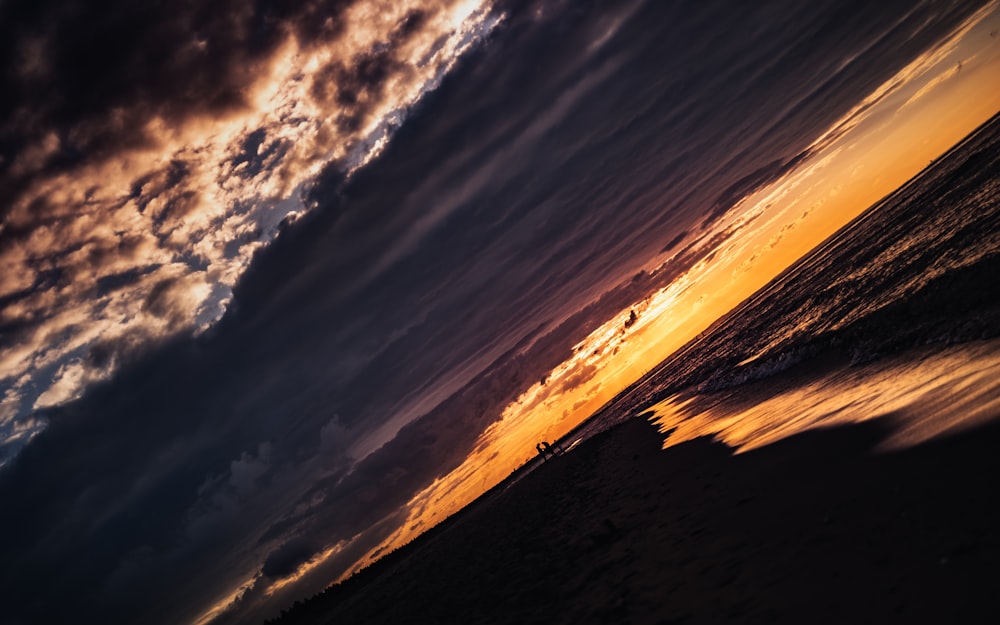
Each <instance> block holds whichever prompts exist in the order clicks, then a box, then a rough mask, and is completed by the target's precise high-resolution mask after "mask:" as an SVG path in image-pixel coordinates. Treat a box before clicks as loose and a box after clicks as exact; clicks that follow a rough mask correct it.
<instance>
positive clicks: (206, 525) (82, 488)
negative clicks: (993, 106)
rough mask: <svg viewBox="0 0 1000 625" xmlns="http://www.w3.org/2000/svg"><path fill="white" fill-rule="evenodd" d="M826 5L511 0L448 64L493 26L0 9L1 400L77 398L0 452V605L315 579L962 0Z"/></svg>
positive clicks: (420, 15) (26, 611)
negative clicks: (14, 449) (218, 314)
mask: <svg viewBox="0 0 1000 625" xmlns="http://www.w3.org/2000/svg"><path fill="white" fill-rule="evenodd" d="M856 4H857V6H850V7H843V6H842V3H840V2H832V1H831V2H828V3H819V4H811V5H810V6H809V7H803V6H800V5H799V3H793V2H790V3H789V4H788V6H787V7H783V8H782V10H781V11H779V12H777V13H772V12H770V11H769V10H767V9H766V8H760V7H756V6H751V5H749V4H745V3H726V2H720V3H716V4H705V5H699V8H698V9H697V10H696V11H694V12H691V13H688V12H683V13H677V12H675V10H674V9H672V8H670V7H667V6H665V5H664V3H659V2H645V3H643V2H637V3H635V4H633V5H628V6H621V7H619V6H616V7H605V6H598V5H597V4H596V3H586V2H583V3H580V2H567V3H562V4H559V3H555V4H553V3H533V2H511V3H506V4H503V5H502V6H499V7H497V11H498V13H496V15H501V14H502V15H503V18H502V20H501V21H499V25H497V26H496V28H495V30H494V31H493V34H492V35H491V36H490V37H489V38H488V39H487V40H485V41H484V42H483V43H482V44H480V45H477V46H473V47H471V48H470V49H469V50H468V52H467V53H466V54H465V56H464V57H463V58H462V60H461V61H459V62H458V63H457V64H456V65H455V66H454V69H453V70H452V71H451V72H450V73H446V72H445V70H446V69H447V68H448V67H450V64H451V63H452V62H453V61H454V59H455V55H456V54H457V51H459V50H461V49H463V46H465V45H467V44H469V43H470V42H472V41H474V40H475V38H476V37H477V36H479V34H481V33H483V32H485V31H486V30H488V29H489V28H490V27H491V25H495V24H496V23H497V22H494V21H492V18H490V17H489V16H488V15H486V14H478V13H475V12H474V7H473V6H468V7H467V6H466V5H461V6H460V7H454V10H450V9H449V7H448V6H446V5H441V6H438V5H436V4H427V5H421V6H417V5H416V4H413V6H407V5H404V4H403V3H396V2H393V3H385V5H384V6H382V5H379V4H369V3H361V2H355V3H344V2H341V3H334V4H332V5H329V6H327V5H326V4H323V5H320V4H318V3H316V4H314V3H292V4H285V3H283V4H281V6H280V7H277V6H275V7H269V6H268V5H267V4H266V3H264V4H255V5H252V7H253V8H248V5H245V3H244V4H239V3H235V4H232V5H224V4H223V5H219V7H220V8H218V9H216V8H214V5H213V8H210V9H204V8H196V7H193V6H192V7H191V8H190V9H189V10H188V9H184V10H181V9H174V10H176V11H179V12H178V13H177V14H176V15H173V14H171V15H170V16H160V15H154V14H149V15H147V14H145V13H143V12H142V10H138V9H133V10H131V12H130V11H129V10H126V9H125V8H123V9H122V10H121V12H120V13H109V14H114V15H120V16H122V17H118V18H115V20H124V21H123V22H122V23H121V24H119V23H118V22H117V21H115V20H112V21H110V22H107V23H105V22H102V21H101V20H100V19H99V18H98V17H97V16H88V15H87V14H86V12H83V13H81V12H80V11H82V8H80V9H74V7H73V6H70V5H68V4H67V5H65V6H62V5H60V6H56V5H30V6H29V5H28V4H26V3H25V4H24V5H23V7H24V13H23V14H16V15H15V12H16V11H18V10H20V7H22V5H20V4H14V3H7V4H5V5H3V9H2V11H4V12H6V13H5V14H3V15H0V18H2V19H0V24H4V28H9V32H7V33H4V34H9V35H10V37H7V38H4V39H2V40H3V41H4V43H3V44H2V45H6V46H8V48H9V50H6V51H5V53H9V54H6V55H5V57H4V58H18V59H37V62H35V63H29V62H27V61H24V62H21V63H20V64H18V65H16V66H11V67H10V68H6V69H5V71H6V72H7V73H6V74H5V79H4V80H5V81H8V82H10V84H11V85H13V87H12V90H10V91H5V93H11V94H15V95H16V97H11V99H10V101H9V102H8V101H6V100H5V101H4V104H3V106H4V107H5V108H4V111H5V113H6V114H5V116H3V117H2V118H3V119H8V118H11V119H12V118H17V119H19V120H21V121H20V122H18V123H17V124H16V125H12V126H10V127H9V128H8V127H6V126H5V127H4V129H3V131H2V132H3V134H2V139H0V145H2V149H3V152H2V154H3V159H4V160H3V162H2V163H0V167H2V170H0V173H2V181H3V182H2V184H3V185H5V186H4V187H3V189H4V191H5V193H8V194H9V195H7V197H11V198H13V199H12V200H11V202H10V203H9V205H5V209H4V210H5V213H4V226H3V228H4V229H3V231H2V232H0V237H3V242H2V245H0V258H2V259H3V260H2V262H3V263H6V265H5V267H7V266H9V267H11V268H12V269H11V270H10V271H7V270H4V271H3V273H2V274H0V275H2V276H3V278H2V279H3V280H4V283H3V284H4V286H3V293H4V295H3V296H2V297H3V299H2V300H0V301H2V304H3V315H4V316H3V321H2V323H3V324H4V326H3V328H4V334H3V344H2V346H0V347H2V349H3V352H2V357H3V363H4V364H3V372H4V373H5V374H7V372H11V373H10V375H8V376H7V377H5V378H4V383H5V384H6V385H7V387H6V392H7V399H6V400H5V401H6V402H7V403H5V404H4V409H5V410H7V411H8V412H5V413H4V415H5V416H3V417H2V419H3V420H2V421H0V423H2V424H3V426H4V427H6V428H8V431H9V432H25V434H23V435H22V438H21V439H20V440H24V439H26V438H27V437H28V436H30V433H31V432H37V431H39V427H40V426H39V425H38V423H37V419H38V417H37V416H36V417H32V416H31V415H30V414H29V411H26V410H25V409H24V408H23V406H24V402H29V403H31V404H34V403H38V402H39V401H40V403H39V405H48V404H57V403H58V402H59V401H61V400H63V399H65V398H68V397H72V396H73V395H74V394H75V393H76V392H77V391H78V390H79V388H81V386H83V385H88V384H89V390H88V392H87V394H86V395H85V396H84V397H83V398H81V399H79V400H77V401H73V402H70V403H68V404H65V405H62V406H61V407H53V408H50V409H48V410H46V411H45V418H46V419H48V421H49V426H48V427H47V429H45V430H44V431H43V432H42V433H41V434H38V435H37V436H36V437H35V438H34V440H33V441H32V442H31V443H30V444H28V445H27V446H26V447H24V448H23V451H22V452H21V453H20V455H19V456H18V457H17V458H16V459H15V460H13V461H11V462H10V463H9V464H8V465H7V466H6V467H4V468H3V470H2V472H0V500H2V501H4V502H16V504H13V505H12V506H11V510H13V512H12V513H10V514H4V515H3V516H2V517H0V552H2V553H4V557H5V561H6V563H9V564H5V566H4V568H3V570H2V571H0V588H3V590H2V591H0V593H3V594H2V598H3V599H4V601H3V604H4V608H3V611H2V612H0V622H32V621H35V620H38V621H46V622H59V621H63V620H70V619H72V620H73V621H74V622H83V623H87V622H129V621H131V622H136V621H142V622H150V623H157V622H164V623H178V622H199V621H202V622H204V621H207V620H209V617H219V619H220V622H223V620H224V619H227V618H228V619H232V620H233V621H234V622H235V621H239V620H241V619H242V620H246V619H247V618H257V617H259V616H261V615H269V614H273V613H274V612H276V611H277V610H278V609H280V607H282V606H283V605H284V603H286V602H287V601H288V600H289V599H290V598H294V597H296V596H298V595H301V594H303V593H310V592H314V591H316V590H319V589H320V588H322V587H323V586H324V585H326V584H327V583H329V582H330V581H331V580H332V579H334V578H335V577H336V576H337V575H339V574H340V573H342V572H343V571H344V570H347V569H348V568H349V567H350V566H352V565H353V564H354V563H355V562H356V560H357V559H358V558H359V557H362V556H363V555H364V554H365V553H366V552H368V551H369V550H370V549H372V548H374V547H375V546H376V545H378V544H379V543H380V542H381V541H382V540H383V539H384V538H385V537H387V536H389V535H390V534H392V533H393V532H396V531H397V530H398V529H399V528H400V524H401V523H403V522H404V520H405V519H406V518H407V514H406V512H407V511H406V510H405V509H404V508H403V506H404V505H405V504H406V503H407V502H408V501H410V499H411V498H412V497H413V496H414V494H415V493H417V492H419V491H421V490H422V489H424V488H426V487H427V486H428V485H430V484H432V483H433V482H434V480H435V479H437V478H439V477H441V476H443V475H445V474H446V473H447V472H448V471H449V470H451V469H452V468H454V467H456V466H459V464H460V463H461V462H462V461H463V460H464V459H465V458H466V457H467V456H468V455H469V453H470V451H472V449H473V448H474V446H475V444H476V442H477V440H478V439H479V437H480V436H481V435H482V433H483V432H484V431H485V430H486V429H487V428H488V427H489V426H490V425H491V424H493V423H495V422H496V421H497V419H499V418H500V415H501V413H502V411H503V409H504V407H505V406H507V405H508V404H509V403H510V402H512V401H513V400H515V399H516V398H517V397H518V395H520V394H521V393H522V392H523V391H524V390H525V389H527V388H529V387H530V386H531V385H532V384H534V383H535V382H537V381H538V380H539V379H540V378H542V377H544V376H545V375H546V374H548V373H549V372H551V371H552V370H553V369H554V368H556V367H557V366H558V365H559V364H560V363H562V362H564V361H566V360H567V359H568V358H569V357H570V355H571V354H572V350H573V346H574V345H575V344H576V343H577V341H579V340H580V339H581V338H582V337H583V336H585V335H586V334H587V333H588V332H590V331H591V330H593V329H595V328H597V327H599V326H600V325H601V324H603V323H605V322H606V321H607V320H608V319H609V318H611V317H612V316H613V315H615V314H616V313H618V311H620V310H621V309H622V308H623V307H625V306H628V305H629V304H631V303H632V302H634V301H636V300H637V299H640V298H641V297H642V296H643V294H644V293H649V292H651V291H653V290H655V289H658V288H660V287H662V286H664V285H665V284H666V283H668V282H669V281H670V280H671V279H672V278H673V277H675V276H676V275H678V274H679V273H680V272H682V271H684V270H685V269H686V268H688V267H690V266H691V265H692V264H693V263H695V262H698V261H699V260H700V257H699V256H698V255H697V254H696V251H697V250H699V249H702V248H700V247H699V246H698V245H697V243H698V242H699V237H701V236H703V235H704V234H705V233H707V232H710V230H709V229H708V228H707V226H708V225H709V224H712V223H715V220H717V219H718V217H719V216H720V215H723V214H724V213H725V209H726V208H728V205H730V204H731V202H732V199H733V198H737V197H739V196H740V195H741V194H743V193H746V192H747V191H749V190H750V189H753V188H755V187H757V186H759V185H760V184H762V183H764V182H766V181H768V180H771V179H773V178H774V177H775V176H777V175H780V173H781V171H783V170H784V169H786V168H787V167H789V166H790V164H794V163H796V162H799V161H800V160H801V159H802V158H803V153H804V152H806V151H807V149H808V146H809V145H810V144H811V142H812V141H813V140H814V139H815V138H816V137H818V136H819V135H820V134H821V133H822V132H823V131H824V130H826V128H828V127H829V126H830V125H831V124H832V123H833V122H835V121H836V120H838V119H840V118H841V117H842V116H843V115H844V114H845V112H847V111H849V110H850V109H851V107H852V106H854V105H855V104H856V103H857V102H858V101H860V100H861V99H862V98H863V97H864V96H866V95H867V94H868V93H869V92H870V91H871V89H872V87H873V85H877V84H881V82H882V81H884V80H885V79H886V78H887V77H889V76H891V75H892V74H893V73H894V72H895V71H896V70H898V69H899V68H900V67H902V66H904V65H905V64H906V63H907V62H908V61H909V60H910V59H911V58H913V57H914V56H915V55H916V54H918V53H919V52H920V51H921V50H923V49H924V48H926V47H927V46H928V45H930V44H931V43H933V42H934V41H936V40H937V39H938V38H940V37H941V35H942V34H943V33H945V32H947V31H948V30H949V29H950V28H951V27H952V26H954V24H956V23H957V22H958V21H959V20H960V19H961V17H962V15H963V11H964V10H967V8H963V9H961V10H959V9H955V8H949V7H948V6H947V5H941V6H936V5H935V6H930V7H924V8H919V7H918V8H913V7H910V6H909V3H900V5H899V6H896V5H894V4H892V3H879V4H878V5H877V6H869V4H870V3H865V2H858V3H856ZM36 6H40V7H41V8H31V7H36ZM131 6H132V5H129V7H131ZM460 8H461V9H463V10H461V11H460V10H458V9H460ZM216 11H218V13H216ZM470 14H471V15H472V17H471V18H469V19H471V21H469V20H466V19H465V18H464V17H463V16H465V15H470ZM81 15H82V17H81ZM124 16H131V17H128V18H126V17H124ZM167 18H169V19H167ZM60 20H62V21H60ZM81 20H84V21H81ZM86 20H93V25H92V27H88V28H80V29H79V30H80V31H81V32H86V33H90V34H88V35H87V37H89V38H88V39H86V40H85V41H83V42H82V43H81V42H80V41H79V37H80V36H79V35H77V39H74V38H73V37H70V36H69V35H66V36H65V37H63V36H62V34H61V33H63V32H64V31H65V32H67V33H68V32H69V31H74V30H75V29H76V27H77V26H82V25H83V24H87V25H90V22H89V21H86ZM131 20H134V21H135V23H133V21H131ZM14 22H17V24H18V26H17V27H16V28H14V27H8V24H11V23H14ZM463 24H465V26H463ZM102 25H103V26H102ZM59 28H63V29H64V30H63V31H58V29H59ZM101 28H104V30H101ZM46 29H48V30H46ZM52 29H57V30H52ZM213 29H219V30H220V31H225V32H224V33H223V34H220V35H219V37H221V39H219V40H218V41H219V42H220V43H219V44H214V43H211V41H214V39H213V36H211V33H214V32H215V30H213ZM33 32H35V33H37V34H36V35H35V36H34V37H35V38H34V39H31V37H30V36H29V34H30V33H33ZM172 38H174V39H172ZM15 40H16V42H15ZM98 40H99V41H100V42H101V43H102V45H105V44H106V46H107V47H108V48H109V50H107V51H104V52H99V54H98V56H95V57H94V59H96V60H88V61H86V62H83V61H81V63H83V65H82V66H81V67H83V68H84V70H85V71H83V70H81V73H79V74H73V77H70V78H67V79H66V82H65V84H64V83H63V82H60V81H59V80H57V79H56V78H58V77H59V76H62V75H63V74H69V73H72V72H71V69H72V68H73V67H74V66H73V64H72V63H71V61H72V60H73V59H74V58H76V57H77V56H85V55H84V54H83V52H80V50H86V49H89V47H90V46H91V44H94V42H95V41H98ZM203 41H204V42H205V43H204V45H205V46H206V48H205V49H207V50H208V51H207V52H202V51H200V50H202V47H201V46H202V43H200V42H203ZM74 42H76V43H74ZM171 42H173V43H171ZM222 44H224V46H223V47H224V48H225V50H218V49H217V47H216V46H217V45H222ZM73 45H75V46H76V47H75V48H73V47H72V46H73ZM94 45H96V44H94ZM63 47H65V48H67V50H71V52H57V51H56V49H57V48H59V49H61V48H63ZM21 50H28V52H19V51H21ZM98 50H100V47H98ZM115 51H122V53H115ZM124 51H128V53H127V54H126V53H124ZM185 51H186V52H185ZM167 52H169V53H167ZM182 52H183V53H182ZM175 53H176V54H175ZM18 55H20V56H18ZM87 68H89V69H87ZM228 70H231V72H230V71H228ZM88 72H89V73H88ZM189 74H190V75H189ZM444 74H446V75H444ZM34 75H37V76H45V77H47V78H45V79H44V80H43V79H42V78H38V79H32V78H30V77H31V76H34ZM31 80H35V81H36V82H34V83H33V82H31ZM438 80H440V87H439V88H438V89H437V90H436V91H433V92H428V93H425V91H426V89H427V86H428V85H433V84H436V83H437V81H438ZM428 81H429V82H428ZM32 85H35V86H34V87H32ZM31 89H35V90H36V91H31ZM45 89H54V90H56V91H55V93H53V94H51V96H50V97H42V95H40V94H41V93H42V91H44V90H45ZM102 93H104V94H105V95H101V94H102ZM420 94H424V95H422V96H421V95H420ZM418 97H421V98H422V99H420V103H419V104H417V105H415V106H411V104H410V103H412V102H415V101H416V99H417V98H418ZM32 102H37V104H35V105H32V104H31V103H32ZM73 102H77V104H73ZM403 105H406V106H411V108H410V112H409V117H408V120H407V122H406V123H405V124H403V125H402V126H401V127H400V128H399V129H398V131H397V132H396V133H395V135H394V138H393V140H392V141H391V142H386V141H383V140H382V139H383V138H384V135H383V134H381V133H382V131H383V130H384V129H386V128H388V127H389V126H392V125H394V124H397V123H401V122H400V120H401V117H399V115H400V114H401V113H400V111H399V110H398V108H399V107H400V106H403ZM116 111H117V112H116ZM115 120H119V121H115ZM115 124H119V125H115ZM49 137H52V138H49ZM370 154H378V158H374V159H372V160H371V161H370V162H369V163H368V164H367V165H365V166H363V167H360V168H356V169H353V174H352V175H350V176H348V175H346V172H348V171H352V168H354V167H355V165H357V164H359V163H362V162H364V161H365V159H366V158H368V157H369V156H368V155H370ZM299 193H301V201H298V200H296V198H299V197H300V196H299V195H297V194H299ZM289 198H292V200H295V201H292V200H289ZM289 202H290V203H289ZM303 208H308V209H309V210H306V211H305V212H303V213H302V214H301V215H300V216H298V217H297V218H294V219H285V220H284V221H283V222H282V220H283V219H284V217H285V215H286V214H287V212H288V211H301V210H302V209H303ZM279 223H281V224H282V225H280V226H279V225H278V224H279ZM269 229H273V230H275V231H276V232H277V233H278V234H277V236H276V238H275V239H274V240H273V242H270V243H269V244H267V245H266V246H264V245H263V243H265V242H267V241H268V240H269V239H268V237H269V236H270V235H269V233H270V230H269ZM258 248H259V249H258ZM255 249H257V254H256V256H255V258H254V261H253V263H252V264H251V265H250V267H249V269H246V270H245V271H244V266H245V264H246V262H247V259H248V258H249V256H250V253H251V252H252V251H253V250H255ZM670 259H673V260H672V261H671V262H668V263H667V264H666V265H665V266H664V267H663V268H662V269H661V270H660V271H659V272H654V271H652V268H653V267H659V266H661V265H662V264H663V263H664V262H666V261H670ZM229 285H235V287H234V294H233V299H232V302H231V304H230V306H229V308H228V310H227V312H226V314H225V316H224V317H223V318H222V319H221V321H219V322H218V323H217V324H215V325H214V326H212V327H211V329H209V330H207V331H205V332H203V333H201V334H199V335H198V336H196V337H192V336H190V335H189V334H185V333H178V331H179V330H180V329H182V328H186V327H190V326H191V325H192V324H193V323H196V322H198V321H200V320H208V319H210V318H212V317H213V316H214V314H215V310H213V309H212V307H213V306H214V305H215V302H217V301H219V299H221V298H224V297H225V296H226V293H225V288H226V287H227V286H229ZM220 290H221V291H220ZM216 298H218V299H216ZM206 306H207V308H206ZM150 337H162V338H161V339H160V341H161V342H160V343H159V345H158V346H156V348H155V349H150V348H149V347H148V341H149V340H150ZM143 345H146V346H147V347H146V348H145V349H138V348H139V346H143ZM112 369H117V373H116V374H114V375H113V376H112V377H110V378H109V379H107V380H106V381H104V382H95V380H98V379H99V378H102V376H105V375H106V374H105V372H110V371H111V370H112ZM592 373H593V371H589V370H585V369H580V370H579V372H578V374H579V375H580V376H581V377H580V379H581V380H582V379H583V377H584V376H589V375H591V374H592ZM49 381H52V383H51V384H50V383H49ZM31 419H36V421H32V420H31ZM25 424H29V425H27V426H26V425H25ZM17 428H21V429H20V430H17ZM292 578H295V579H296V581H295V583H287V584H286V583H285V582H287V581H288V580H291V579H292ZM52 597H59V598H60V601H57V602H53V601H52V600H51V599H52Z"/></svg>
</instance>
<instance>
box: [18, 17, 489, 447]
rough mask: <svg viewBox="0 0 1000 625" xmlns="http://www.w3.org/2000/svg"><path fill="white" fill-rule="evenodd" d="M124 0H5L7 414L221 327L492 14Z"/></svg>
mask: <svg viewBox="0 0 1000 625" xmlns="http://www.w3.org/2000/svg"><path fill="white" fill-rule="evenodd" d="M118 4H120V5H121V6H113V7H107V6H105V7H103V8H102V9H101V10H99V11H97V10H95V9H88V8H87V6H86V4H83V3H74V2H49V3H5V4H4V5H3V7H2V8H0V23H2V24H3V25H2V26H0V28H2V29H3V32H0V38H2V40H3V43H2V44H0V46H4V47H5V48H6V49H5V50H3V56H2V58H4V59H10V61H9V63H7V65H6V66H5V67H3V71H4V74H3V85H2V89H3V92H4V96H5V97H4V99H3V101H2V102H0V119H3V120H6V121H5V123H3V124H2V125H0V197H3V198H4V203H3V205H2V206H0V217H2V226H0V268H2V269H0V328H2V330H3V338H2V341H0V375H2V378H3V379H2V381H3V383H4V390H5V396H4V397H3V398H2V399H3V402H4V403H3V404H2V410H3V413H2V414H0V424H4V425H7V426H8V427H9V426H10V423H11V421H12V420H13V419H18V420H19V421H20V422H21V423H23V422H24V421H25V419H26V418H27V417H28V414H29V413H30V411H31V409H32V408H45V407H48V406H52V405H58V404H60V403H62V402H64V401H66V400H67V399H71V398H73V397H75V396H77V395H78V394H79V393H80V392H81V391H82V390H83V389H84V388H85V387H86V386H87V384H89V383H91V382H93V381H94V380H96V379H101V378H105V377H107V376H108V375H109V374H110V373H111V372H112V371H113V370H114V369H115V368H116V367H117V365H119V364H120V363H121V361H122V359H123V358H125V357H126V356H127V354H128V353H130V352H131V351H133V350H134V349H135V348H136V347H138V346H142V345H145V344H147V343H148V342H150V341H151V340H155V339H158V338H160V337H164V336H169V335H171V334H173V333H175V332H177V331H179V330H182V329H188V328H191V327H192V326H194V327H197V326H199V325H202V326H203V325H205V324H207V323H210V322H212V321H214V320H215V319H216V318H217V317H218V316H219V315H220V314H221V312H222V306H223V305H224V304H225V302H226V301H228V299H229V289H230V287H232V285H233V284H234V283H235V282H236V280H237V279H238V277H239V275H240V274H241V273H242V271H243V270H244V268H245V266H246V264H247V263H248V261H249V259H250V257H251V255H252V254H253V252H254V251H255V250H256V249H258V248H259V247H260V246H261V245H263V244H266V242H267V241H268V240H270V238H271V237H272V236H273V234H274V232H275V229H276V227H277V225H278V223H279V222H280V221H281V220H282V219H285V218H286V216H288V215H292V216H294V215H296V214H297V213H298V212H300V211H302V210H304V209H306V208H308V207H307V206H304V205H303V201H302V194H303V193H304V192H305V187H307V186H308V183H309V181H311V180H312V179H313V178H314V177H315V176H316V174H317V173H318V172H319V171H320V170H321V169H322V168H323V167H325V166H327V165H328V164H329V163H336V167H337V168H338V169H340V170H341V171H345V172H349V171H350V170H352V169H353V168H355V167H357V166H358V165H360V164H362V163H364V162H366V161H367V160H368V159H370V158H371V157H372V156H374V155H375V154H377V153H378V151H379V150H381V149H382V147H383V145H384V142H385V141H386V140H387V138H388V136H390V134H391V132H392V131H393V129H394V128H395V127H397V126H398V125H399V124H400V123H401V122H402V119H403V117H404V115H405V112H406V110H407V109H408V108H409V107H411V106H412V105H413V104H414V103H415V102H417V101H418V100H419V99H420V97H422V95H423V94H424V92H425V91H426V90H428V89H429V88H432V87H433V86H434V85H435V84H436V83H437V81H438V80H439V79H440V76H441V74H442V73H444V72H446V71H447V69H448V68H449V67H450V66H451V65H452V64H453V63H454V61H455V59H456V58H457V56H458V55H459V54H460V52H461V50H463V49H465V48H466V47H468V45H470V43H471V42H473V41H474V40H475V39H476V38H477V37H479V36H481V35H482V34H483V32H485V31H486V30H488V29H489V28H490V26H491V24H492V23H493V22H492V21H491V20H493V19H494V18H492V17H490V16H489V14H487V13H486V12H485V8H483V7H477V6H476V5H475V4H469V3H465V4H459V3H448V2H440V3H436V2H416V1H413V2H385V3H378V2H360V1H359V2H345V1H337V2H323V1H319V0H317V1H313V2H293V3H273V4H272V3H267V2H265V3H258V4H256V5H253V6H252V7H251V6H248V5H246V4H245V3H238V2H223V3H213V4H212V5H211V7H196V6H195V5H189V6H175V5H166V4H164V5H150V6H145V5H143V6H136V5H135V4H134V3H129V2H124V3H118ZM4 429H5V430H6V429H8V428H4ZM2 435H3V438H9V432H2ZM8 444H9V440H8Z"/></svg>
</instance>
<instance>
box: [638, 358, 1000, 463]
mask: <svg viewBox="0 0 1000 625" xmlns="http://www.w3.org/2000/svg"><path fill="white" fill-rule="evenodd" d="M786 382H787V380H786ZM650 410H651V411H652V412H654V413H655V416H653V417H652V418H651V421H652V422H653V423H654V424H656V425H657V426H658V427H659V429H660V431H661V432H664V433H666V432H668V431H670V430H673V432H672V433H671V434H670V436H669V438H668V439H667V440H666V442H665V443H664V448H668V447H671V446H673V445H676V444H678V443H680V442H683V441H686V440H691V439H693V438H697V437H699V436H709V435H710V436H715V437H716V438H717V439H718V440H721V441H723V442H725V443H726V444H728V445H730V446H732V447H735V448H737V449H739V450H740V451H745V450H748V449H753V448H756V447H761V446H764V445H768V444H770V443H773V442H775V441H777V440H780V439H782V438H785V437H788V436H791V435H794V434H797V433H800V432H803V431H805V430H808V429H813V428H817V427H831V426H837V425H844V424H848V423H857V422H861V421H867V420H870V419H877V418H886V419H887V420H888V422H889V424H890V425H891V426H892V429H893V433H892V435H891V436H890V438H889V439H888V440H886V441H885V442H884V443H883V445H882V447H883V448H900V447H909V446H912V445H916V444H919V443H921V442H923V441H926V440H928V439H930V438H933V437H935V436H939V435H942V434H946V433H954V432H955V431H957V430H960V429H964V428H968V427H972V426H975V425H978V424H982V423H984V422H986V421H989V420H993V419H996V418H998V417H1000V340H991V341H985V342H980V343H971V344H966V345H961V346H955V347H949V348H946V349H943V350H936V351H933V352H931V353H923V354H919V355H916V356H914V355H912V354H910V355H907V356H902V357H898V358H893V359H887V360H884V361H879V362H875V363H869V364H867V365H864V366H854V367H845V368H842V369H838V370H836V371H833V372H830V373H823V374H817V375H815V376H811V377H810V379H808V380H807V381H804V382H800V383H798V384H791V383H786V384H784V385H783V384H782V382H781V381H780V380H775V379H771V378H769V379H765V380H761V381H760V382H757V383H754V384H748V385H745V386H742V387H739V388H736V389H731V390H729V391H725V392H719V393H711V394H702V395H694V396H690V397H686V398H685V397H682V396H680V395H674V396H672V397H670V398H668V399H666V400H664V401H662V402H660V403H658V404H656V405H655V406H652V407H651V409H650Z"/></svg>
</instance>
